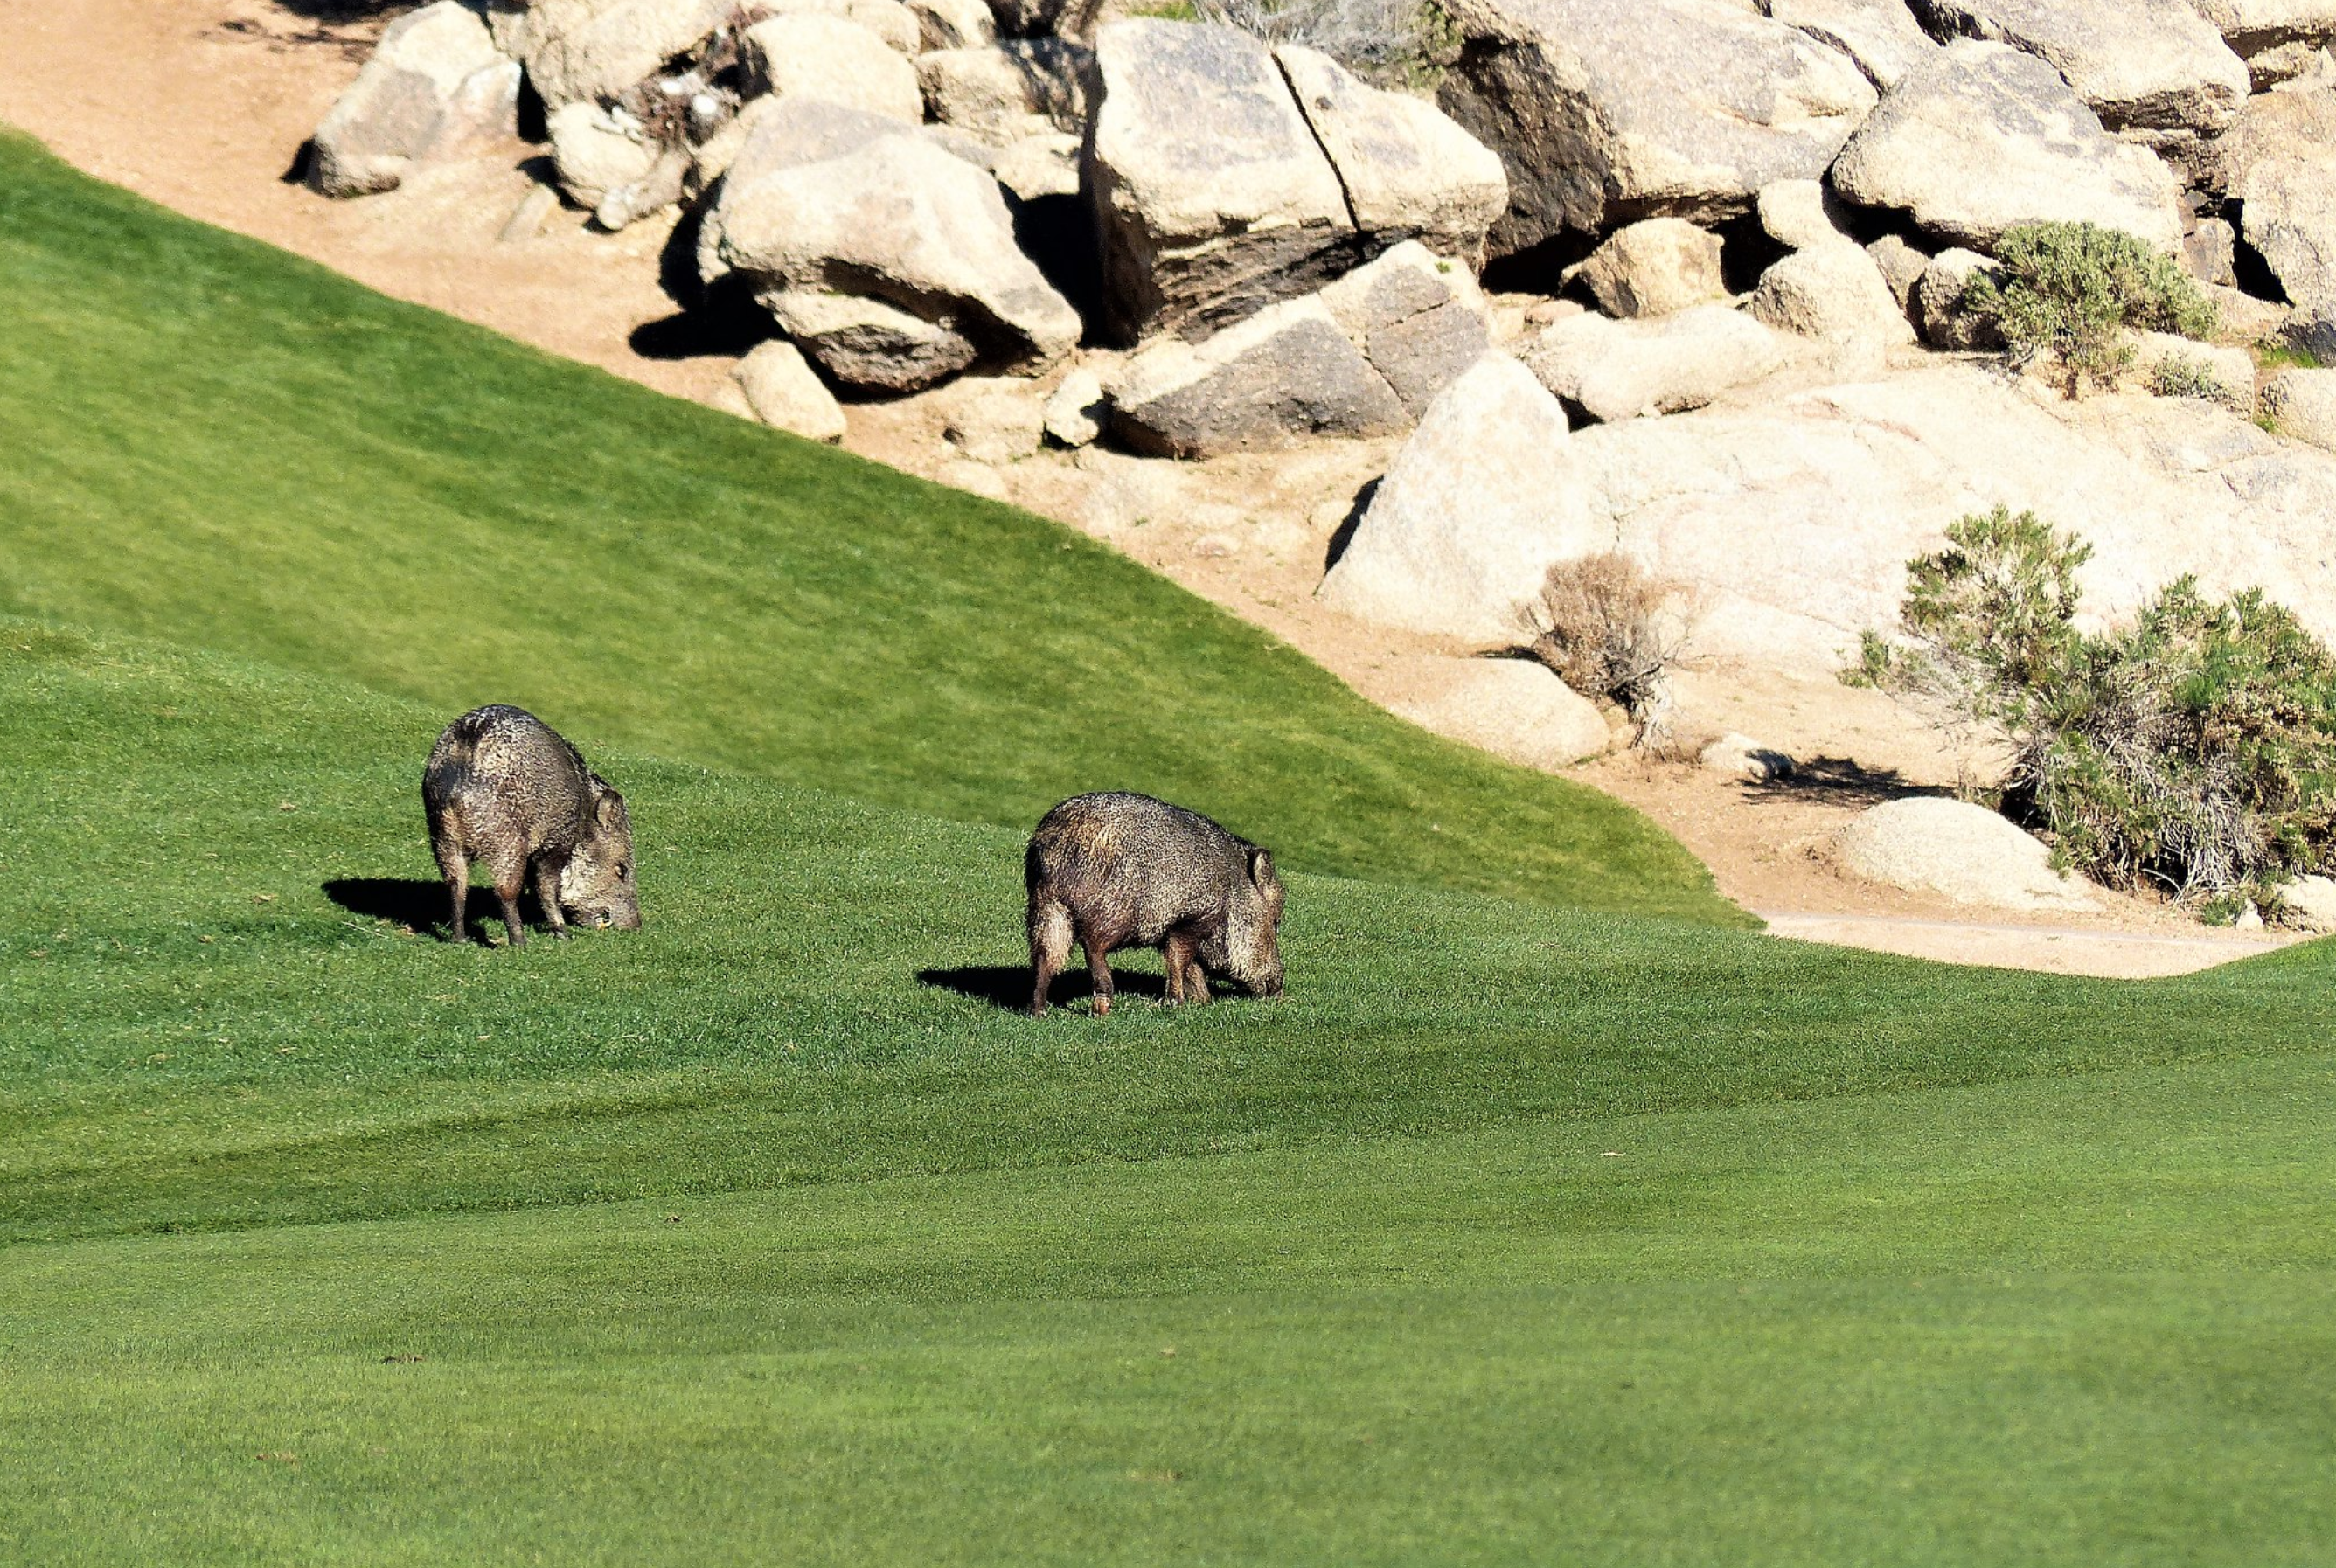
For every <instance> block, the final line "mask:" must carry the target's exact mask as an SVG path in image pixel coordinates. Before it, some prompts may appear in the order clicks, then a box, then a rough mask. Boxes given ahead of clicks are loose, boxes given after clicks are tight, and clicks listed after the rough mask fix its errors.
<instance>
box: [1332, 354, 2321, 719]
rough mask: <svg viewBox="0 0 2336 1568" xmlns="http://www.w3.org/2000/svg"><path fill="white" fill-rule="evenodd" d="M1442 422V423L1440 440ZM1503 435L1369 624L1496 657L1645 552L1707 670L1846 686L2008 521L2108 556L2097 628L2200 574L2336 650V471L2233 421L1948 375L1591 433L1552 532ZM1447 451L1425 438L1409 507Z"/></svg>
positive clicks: (2097, 568)
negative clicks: (1568, 585)
mask: <svg viewBox="0 0 2336 1568" xmlns="http://www.w3.org/2000/svg"><path fill="white" fill-rule="evenodd" d="M1474 374H1475V373H1474V372H1472V373H1471V375H1474ZM1468 381H1469V378H1468V377H1463V378H1462V380H1461V382H1455V388H1454V391H1455V392H1456V391H1457V390H1458V388H1459V387H1461V386H1463V385H1465V384H1467V382H1468ZM1445 395H1446V396H1447V397H1449V396H1451V395H1452V393H1451V392H1447V393H1446V394H1445ZM1435 422H1436V408H1435V407H1431V408H1430V410H1429V411H1428V417H1427V419H1426V420H1424V421H1422V422H1421V427H1420V428H1421V431H1423V432H1425V431H1426V430H1427V429H1428V427H1429V425H1431V424H1433V423H1435ZM1488 432H1489V433H1486V434H1484V435H1482V436H1480V437H1476V438H1471V437H1469V436H1468V435H1467V434H1466V432H1465V430H1455V429H1449V428H1447V430H1446V431H1445V439H1444V440H1443V441H1442V442H1441V443H1439V444H1440V446H1441V450H1440V452H1438V453H1437V458H1436V463H1435V465H1434V467H1433V471H1434V472H1436V473H1437V474H1439V475H1441V476H1442V478H1441V480H1440V486H1441V490H1442V493H1443V494H1444V495H1445V497H1446V498H1448V505H1449V508H1450V510H1449V512H1448V514H1447V513H1432V514H1431V513H1426V512H1425V511H1424V510H1423V509H1420V508H1414V509H1412V510H1410V511H1408V512H1406V511H1404V510H1402V509H1399V508H1391V509H1388V510H1386V511H1381V510H1379V509H1378V508H1376V507H1375V508H1373V510H1372V511H1371V512H1369V513H1367V514H1366V515H1365V517H1364V518H1363V519H1362V520H1361V522H1360V524H1359V525H1358V528H1357V531H1356V534H1355V537H1354V539H1353V541H1352V543H1351V545H1350V546H1349V548H1348V555H1347V557H1342V561H1341V566H1340V568H1339V569H1340V570H1342V571H1343V570H1344V569H1345V563H1346V561H1348V560H1354V561H1358V562H1360V561H1368V562H1370V563H1371V564H1372V565H1371V570H1370V574H1369V576H1370V579H1371V582H1372V584H1373V585H1374V586H1373V587H1372V590H1371V591H1370V592H1369V593H1368V594H1364V593H1361V592H1359V591H1358V592H1357V593H1356V594H1355V595H1354V597H1353V598H1352V599H1350V600H1349V601H1348V603H1349V604H1350V605H1352V606H1353V607H1354V608H1355V609H1356V610H1357V613H1358V614H1359V613H1368V614H1369V615H1374V616H1378V617H1383V618H1385V619H1386V620H1387V624H1392V625H1397V626H1402V627H1405V628H1407V629H1412V630H1417V631H1422V632H1428V633H1442V634H1446V635H1451V636H1457V637H1467V638H1475V637H1476V636H1479V635H1481V634H1484V633H1483V629H1484V627H1486V626H1488V625H1498V624H1502V623H1504V622H1505V621H1508V620H1511V619H1513V618H1514V616H1515V615H1516V614H1517V613H1518V610H1519V607H1520V606H1521V605H1523V602H1524V601H1525V599H1526V597H1527V596H1528V595H1531V594H1533V593H1534V592H1535V591H1537V588H1538V585H1539V578H1538V576H1537V573H1538V572H1539V571H1541V570H1543V569H1545V568H1546V567H1547V566H1548V565H1549V564H1550V563H1551V562H1552V561H1556V560H1561V559H1566V558H1570V557H1573V556H1577V555H1581V554H1583V553H1586V551H1588V550H1591V549H1605V548H1622V549H1626V550H1628V551H1629V552H1630V554H1631V555H1632V556H1634V557H1638V558H1639V559H1640V560H1642V561H1644V562H1645V563H1646V564H1647V566H1649V568H1650V570H1652V571H1654V572H1655V573H1657V574H1658V575H1660V576H1665V577H1669V578H1671V579H1673V580H1676V581H1679V582H1680V583H1683V584H1685V585H1687V586H1688V587H1689V589H1690V590H1692V591H1693V592H1694V593H1695V594H1696V595H1697V600H1698V618H1697V622H1696V631H1695V640H1696V650H1697V653H1698V654H1699V655H1703V656H1708V657H1712V658H1719V659H1741V660H1744V661H1746V662H1747V663H1753V664H1757V665H1760V666H1764V667H1767V668H1771V669H1776V670H1781V671H1784V672H1786V673H1792V674H1796V675H1805V676H1807V677H1808V678H1811V679H1819V680H1823V679H1830V678H1831V677H1832V675H1833V674H1834V673H1835V672H1837V671H1838V670H1839V669H1840V668H1841V666H1842V663H1843V660H1844V657H1845V654H1846V652H1847V651H1848V650H1854V648H1855V647H1856V646H1857V641H1858V637H1859V634H1861V633H1863V632H1864V631H1866V630H1869V629H1874V628H1880V627H1886V626H1888V625H1890V624H1893V621H1894V620H1895V618H1896V615H1897V613H1898V608H1899V605H1900V602H1901V600H1902V598H1903V595H1904V593H1905V587H1906V563H1907V561H1908V560H1910V559H1912V558H1913V557H1915V556H1918V555H1921V554H1923V553H1925V552H1927V551H1932V550H1936V549H1938V548H1939V547H1941V544H1942V540H1943V537H1944V529H1945V528H1946V526H1947V525H1948V524H1949V523H1951V522H1952V521H1953V520H1954V519H1955V518H1959V517H1961V516H1964V515H1966V514H1969V513H1971V512H1974V511H1985V510H1986V509H1988V508H1990V507H1992V506H1994V505H1997V504H1999V503H2001V504H2004V505H2008V506H2011V507H2014V508H2033V509H2034V510H2035V511H2036V512H2037V513H2038V514H2039V516H2042V517H2046V518H2050V519H2052V521H2053V522H2054V523H2055V524H2056V525H2057V526H2059V527H2061V528H2068V529H2069V530H2071V531H2073V532H2074V533H2076V534H2077V535H2078V537H2081V538H2083V539H2085V540H2086V541H2087V542H2088V543H2089V544H2091V545H2092V546H2093V547H2094V555H2093V558H2092V559H2091V560H2090V561H2089V562H2088V563H2087V565H2086V566H2085V568H2084V570H2083V571H2082V573H2081V574H2080V581H2081V583H2082V585H2083V587H2084V592H2085V606H2086V610H2087V613H2088V615H2099V616H2102V617H2107V618H2115V617H2118V616H2123V615H2129V614H2131V613H2132V612H2133V610H2134V609H2135V608H2136V606H2137V605H2140V604H2141V603H2142V602H2144V601H2145V600H2146V598H2147V597H2148V596H2149V595H2152V594H2155V593H2156V591H2157V590H2158V589H2159V588H2161V587H2163V586H2165V585H2166V583H2168V582H2170V581H2172V580H2173V579H2174V578H2175V577H2177V576H2182V575H2183V574H2184V573H2185V572H2186V573H2195V574H2196V575H2197V576H2198V578H2199V582H2200V586H2201V587H2202V588H2203V589H2204V590H2205V592H2207V593H2209V594H2213V595H2224V594H2229V593H2232V592H2234V591H2236V590H2238V589H2241V588H2244V587H2249V586H2260V587H2262V588H2263V590H2264V591H2265V592H2266V593H2267V594H2269V595H2271V596H2272V597H2273V598H2274V599H2276V600H2278V601H2279V602H2280V603H2281V604H2282V605H2287V606H2288V607H2289V608H2291V609H2292V610H2293V611H2294V612H2295V613H2296V614H2297V615H2298V616H2299V617H2301V618H2302V621H2303V622H2304V624H2306V625H2307V626H2308V627H2310V628H2311V629H2312V631H2313V633H2314V634H2316V635H2320V636H2323V637H2325V636H2328V635H2330V634H2331V633H2336V550H2331V547H2330V539H2331V528H2330V524H2329V518H2331V517H2336V455H2331V453H2329V452H2325V451H2321V450H2318V449H2316V448H2313V447H2310V446H2306V445H2302V444H2300V443H2296V442H2292V441H2282V440H2277V439H2275V438H2273V437H2272V436H2270V435H2267V434H2265V433H2264V432H2263V431H2260V430H2258V429H2256V428H2255V427H2254V426H2253V425H2252V424H2250V423H2249V422H2248V421H2245V420H2244V419H2243V418H2241V417H2239V416H2238V415H2236V414H2235V413H2233V412H2231V411H2227V410H2224V409H2221V408H2218V407H2215V406H2214V405H2212V404H2210V403H2205V402H2194V401H2190V400H2177V399H2168V398H2156V397H2131V396H2121V395H2104V396H2098V397H2093V398H2088V399H2086V400H2084V401H2082V402H2074V403H2071V402H2065V401H2063V400H2060V399H2058V398H2036V397H2032V396H2030V395H2029V394H2028V393H2027V392H2025V391H2024V390H2023V389H2021V388H2020V386H2018V385H2016V384H2013V383H2010V382H2006V380H2005V379H2004V378H2003V377H2002V376H2001V375H2000V373H1998V372H1996V371H1995V370H1994V369H1993V368H1992V367H1981V366H1971V365H1961V364H1954V363H1934V364H1932V365H1930V366H1926V367H1924V368H1922V369H1919V370H1910V371H1905V372H1901V373H1894V374H1891V375H1888V376H1884V377H1882V378H1879V379H1873V380H1865V381H1860V382H1854V383H1844V384H1840V385H1835V386H1830V387H1825V388H1823V389H1820V390H1816V391H1812V392H1801V393H1798V394H1796V395H1792V396H1788V397H1784V398H1779V399H1771V400H1767V401H1766V402H1762V403H1759V404H1757V405H1750V404H1743V405H1739V404H1733V403H1731V404H1729V405H1728V406H1719V407H1712V408H1708V409H1704V410H1699V411H1693V412H1687V413H1680V414H1676V415H1673V416H1671V417H1669V418H1667V419H1647V420H1621V421H1616V422H1614V423H1611V424H1601V425H1596V426H1592V427H1591V428H1589V429H1585V430H1582V431H1576V432H1574V433H1573V434H1572V437H1571V438H1569V439H1567V440H1565V441H1564V443H1563V445H1562V449H1561V448H1558V447H1556V446H1555V445H1553V444H1552V446H1551V447H1550V450H1549V452H1548V453H1546V454H1544V457H1543V459H1542V460H1538V469H1537V473H1536V479H1535V482H1536V483H1537V484H1538V485H1539V486H1540V488H1541V489H1542V490H1543V493H1544V494H1545V495H1546V496H1547V497H1548V498H1549V499H1548V500H1547V502H1546V503H1545V509H1546V516H1543V514H1542V513H1540V512H1536V511H1534V510H1533V509H1532V508H1526V507H1523V506H1516V507H1509V506H1506V505H1495V504H1494V502H1493V500H1492V499H1491V498H1493V497H1494V496H1497V495H1498V494H1500V493H1502V492H1504V491H1505V490H1506V489H1508V482H1507V481H1506V480H1505V479H1486V480H1485V482H1484V484H1483V485H1482V486H1481V487H1479V488H1478V489H1472V488H1471V482H1470V476H1472V475H1475V476H1488V475H1499V474H1502V473H1504V472H1506V471H1507V469H1508V467H1509V465H1511V464H1512V463H1514V461H1515V459H1514V455H1513V453H1512V452H1511V451H1510V450H1508V448H1509V447H1510V446H1511V445H1513V444H1514V442H1516V441H1517V440H1520V439H1522V438H1521V437H1520V436H1519V435H1517V434H1516V433H1514V432H1512V431H1491V429H1490V426H1489V423H1488ZM1415 450H1416V451H1417V452H1419V453H1420V454H1421V455H1420V456H1419V457H1418V458H1417V459H1414V458H1413V456H1412V454H1413V453H1414V451H1415ZM1431 450H1435V448H1432V447H1431V446H1429V445H1428V444H1426V443H1424V442H1423V440H1422V437H1421V436H1414V437H1413V438H1412V440H1411V441H1410V442H1409V443H1406V449H1405V451H1404V452H1403V453H1399V454H1398V456H1397V460H1396V464H1395V467H1394V469H1390V473H1389V479H1390V482H1392V479H1393V477H1394V474H1395V472H1396V471H1397V470H1399V469H1403V468H1404V467H1405V466H1406V462H1411V461H1416V462H1419V463H1425V462H1426V453H1428V452H1429V451H1431ZM1479 490H1481V495H1480V494H1479ZM1470 508H1474V509H1473V510H1472V509H1470ZM1591 518H1594V519H1596V522H1595V524H1594V525H1591V524H1588V523H1586V522H1585V519H1591ZM1585 532H1586V533H1587V535H1588V536H1589V537H1590V538H1591V541H1592V542H1591V543H1588V544H1585V543H1584V542H1583V539H1584V535H1585ZM1336 575H1337V574H1336V573H1334V574H1333V576H1336Z"/></svg>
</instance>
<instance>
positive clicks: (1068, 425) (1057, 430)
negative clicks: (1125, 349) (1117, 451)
mask: <svg viewBox="0 0 2336 1568" xmlns="http://www.w3.org/2000/svg"><path fill="white" fill-rule="evenodd" d="M1110 416H1111V403H1110V399H1109V397H1108V396H1107V395H1106V394H1105V391H1104V384H1103V377H1101V376H1100V375H1097V374H1096V373H1095V372H1094V371H1092V370H1089V369H1088V368H1087V367H1086V366H1085V365H1081V366H1079V367H1078V368H1077V369H1076V370H1074V371H1072V372H1071V373H1070V374H1068V375H1066V376H1065V377H1064V378H1063V382H1062V384H1061V385H1060V386H1058V387H1056V389H1055V390H1054V392H1052V393H1050V394H1049V395H1048V397H1047V399H1046V409H1045V421H1046V434H1047V435H1048V436H1050V437H1052V438H1053V439H1054V440H1056V441H1058V442H1060V443H1061V444H1062V445H1064V446H1066V447H1083V446H1085V445H1087V444H1088V443H1089V442H1091V441H1093V440H1095V438H1096V437H1097V436H1099V435H1101V434H1103V425H1104V421H1105V420H1106V419H1108V418H1109V417H1110Z"/></svg>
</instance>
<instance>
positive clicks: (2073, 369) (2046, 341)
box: [1963, 223, 2214, 396]
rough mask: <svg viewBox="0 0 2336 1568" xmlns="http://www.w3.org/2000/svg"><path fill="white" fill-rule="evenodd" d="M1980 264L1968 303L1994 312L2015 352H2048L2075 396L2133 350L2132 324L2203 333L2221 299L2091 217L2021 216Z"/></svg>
mask: <svg viewBox="0 0 2336 1568" xmlns="http://www.w3.org/2000/svg"><path fill="white" fill-rule="evenodd" d="M1995 258H1996V266H1994V267H1993V268H1990V269H1983V270H1977V271H1974V272H1973V273H1972V274H1971V279H1970V281H1969V283H1968V284H1966V286H1964V290H1963V304H1964V305H1965V306H1966V307H1967V308H1968V309H1970V310H1971V311H1973V312H1976V313H1977V314H1980V315H1985V316H1988V317H1990V318H1991V319H1992V320H1993V321H1994V322H1995V324H1996V328H1997V330H1998V331H1999V332H2000V333H2001V334H2002V335H2003V340H2004V342H2005V343H2006V344H2008V345H2010V351H2011V353H2012V354H2013V356H2014V357H2015V358H2017V359H2019V360H2020V361H2021V362H2023V363H2025V362H2027V361H2030V360H2033V359H2035V358H2036V357H2037V356H2039V355H2046V354H2049V356H2051V358H2052V360H2053V361H2054V362H2055V363H2057V364H2058V365H2059V368H2060V371H2061V373H2062V374H2063V377H2064V384H2065V386H2066V388H2067V390H2068V393H2069V395H2071V396H2074V395H2076V394H2077V393H2078V392H2081V391H2082V390H2083V389H2084V387H2085V385H2086V384H2087V383H2088V382H2095V381H2104V380H2107V378H2108V377H2110V376H2112V375H2115V374H2116V373H2117V371H2119V370H2120V369H2122V368H2123V367H2124V366H2125V365H2126V364H2127V363H2129V361H2130V360H2131V359H2132V347H2131V345H2130V344H2128V343H2127V340H2126V333H2127V330H2128V329H2142V330H2148V331H2156V332H2171V333H2178V334H2181V335H2182V336H2184V337H2193V338H2203V337H2206V336H2208V335H2210V334H2212V333H2213V332H2214V305H2213V303H2212V302H2211V301H2209V300H2208V299H2207V298H2206V296H2205V294H2203V293H2202V292H2200V290H2199V288H2198V286H2197V285H2196V284H2195V283H2193V282H2192V281H2191V280H2190V279H2189V278H2188V277H2187V276H2185V275H2184V273H2183V271H2182V269H2181V268H2180V267H2178V266H2175V263H2174V260H2173V258H2172V257H2171V256H2165V255H2163V254H2161V253H2159V252H2157V251H2155V250H2152V249H2151V248H2150V247H2148V246H2146V245H2144V244H2143V243H2142V242H2141V241H2140V240H2137V239H2136V238H2135V237H2133V236H2131V235H2129V234H2127V233H2125V232H2124V231H2122V230H2120V229H2114V228H2104V227H2100V226H2099V225H2098V224H2093V223H2032V224H2022V225H2020V227H2015V228H2013V229H2011V230H2010V231H2009V232H2007V233H2006V234H2005V235H2004V237H2003V238H2002V240H2001V241H2000V243H1999V244H1998V245H1997V247H1996V253H1995Z"/></svg>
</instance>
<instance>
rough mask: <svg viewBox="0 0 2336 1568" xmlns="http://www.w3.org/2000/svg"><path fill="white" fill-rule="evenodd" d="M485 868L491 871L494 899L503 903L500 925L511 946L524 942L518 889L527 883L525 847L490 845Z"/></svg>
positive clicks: (521, 944)
mask: <svg viewBox="0 0 2336 1568" xmlns="http://www.w3.org/2000/svg"><path fill="white" fill-rule="evenodd" d="M487 869H488V870H490V871H492V872H493V873H494V878H495V900H496V902H497V903H499V904H501V905H502V906H503V928H504V929H505V930H507V931H509V932H510V933H511V945H512V946H513V947H525V946H526V945H527V927H525V926H523V925H521V924H520V920H519V890H520V889H521V888H522V887H524V886H527V851H526V850H525V849H523V848H517V847H514V848H511V849H508V850H505V849H490V851H489V853H488V857H487Z"/></svg>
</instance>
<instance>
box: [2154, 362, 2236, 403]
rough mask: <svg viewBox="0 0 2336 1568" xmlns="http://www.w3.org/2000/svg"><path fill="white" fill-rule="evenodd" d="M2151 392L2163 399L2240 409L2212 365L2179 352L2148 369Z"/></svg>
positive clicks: (2232, 394) (2234, 397)
mask: <svg viewBox="0 0 2336 1568" xmlns="http://www.w3.org/2000/svg"><path fill="white" fill-rule="evenodd" d="M2149 390H2150V391H2151V392H2155V393H2156V394H2157V395H2158V396H2159V397H2162V398H2203V399H2205V401H2206V402H2212V403H2221V404H2222V405H2223V406H2224V407H2225V408H2234V407H2237V405H2238V401H2239V400H2238V398H2237V397H2236V396H2235V395H2234V393H2233V392H2232V389H2231V388H2229V387H2227V386H2224V384H2223V380H2222V378H2221V377H2220V376H2218V375H2216V374H2215V373H2214V367H2213V366H2212V365H2210V364H2208V363H2205V361H2204V360H2195V359H2190V358H2188V357H2186V356H2185V355H2182V354H2178V353H2170V354H2167V355H2166V357H2165V358H2163V359H2161V360H2159V361H2158V362H2157V363H2155V364H2153V365H2151V366H2150V367H2149ZM2241 412H2244V410H2243V409H2242V410H2241Z"/></svg>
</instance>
